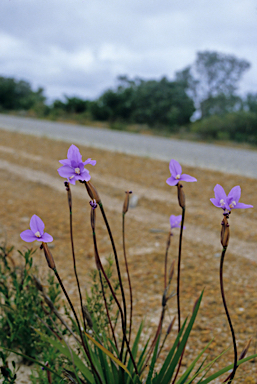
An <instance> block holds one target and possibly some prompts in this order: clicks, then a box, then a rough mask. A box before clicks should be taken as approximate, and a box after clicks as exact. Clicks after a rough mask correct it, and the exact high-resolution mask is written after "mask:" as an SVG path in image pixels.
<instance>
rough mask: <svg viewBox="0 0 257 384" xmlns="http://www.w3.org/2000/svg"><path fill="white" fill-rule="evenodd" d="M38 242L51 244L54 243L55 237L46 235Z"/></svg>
mask: <svg viewBox="0 0 257 384" xmlns="http://www.w3.org/2000/svg"><path fill="white" fill-rule="evenodd" d="M37 240H38V241H43V242H44V243H51V241H53V237H52V236H51V235H49V233H46V232H45V233H44V234H43V236H42V237H41V239H37Z"/></svg>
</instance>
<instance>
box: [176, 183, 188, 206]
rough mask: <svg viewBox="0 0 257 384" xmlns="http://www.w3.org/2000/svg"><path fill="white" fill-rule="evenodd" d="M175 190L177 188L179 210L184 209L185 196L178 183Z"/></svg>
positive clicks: (181, 186)
mask: <svg viewBox="0 0 257 384" xmlns="http://www.w3.org/2000/svg"><path fill="white" fill-rule="evenodd" d="M177 188H178V203H179V205H180V207H181V208H185V207H186V197H185V194H184V191H183V185H182V184H180V182H178V184H177Z"/></svg>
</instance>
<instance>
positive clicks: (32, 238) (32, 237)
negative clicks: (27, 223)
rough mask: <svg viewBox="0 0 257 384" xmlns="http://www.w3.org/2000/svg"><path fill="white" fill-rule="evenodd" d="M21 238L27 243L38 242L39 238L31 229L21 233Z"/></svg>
mask: <svg viewBox="0 0 257 384" xmlns="http://www.w3.org/2000/svg"><path fill="white" fill-rule="evenodd" d="M20 237H21V238H22V240H24V241H26V242H27V243H31V242H32V241H35V240H38V238H37V237H36V236H35V235H34V233H33V232H32V231H31V229H26V231H23V232H21V234H20Z"/></svg>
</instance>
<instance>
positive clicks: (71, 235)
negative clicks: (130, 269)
mask: <svg viewBox="0 0 257 384" xmlns="http://www.w3.org/2000/svg"><path fill="white" fill-rule="evenodd" d="M65 186H66V190H67V196H68V205H69V210H70V241H71V250H72V258H73V269H74V274H75V276H76V281H77V287H78V292H79V300H80V307H81V312H82V318H83V324H84V330H86V322H85V317H84V315H83V300H82V294H81V289H80V284H79V278H78V274H77V268H76V257H75V250H74V242H73V227H72V197H71V190H70V187H69V183H67V184H65Z"/></svg>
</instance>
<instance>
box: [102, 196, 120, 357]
mask: <svg viewBox="0 0 257 384" xmlns="http://www.w3.org/2000/svg"><path fill="white" fill-rule="evenodd" d="M98 205H99V207H100V209H101V213H102V216H103V219H104V222H105V225H106V228H107V231H108V234H109V237H110V240H111V244H112V249H113V253H114V258H115V264H116V269H117V273H118V279H119V284H120V290H121V296H122V302H123V311H124V319H123V321H124V324H123V325H124V334H123V341H122V348H121V349H122V350H123V346H124V342H125V339H124V338H125V336H126V333H127V307H126V298H125V293H124V289H123V283H122V279H121V273H120V265H119V259H118V255H117V251H116V247H115V243H114V240H113V237H112V232H111V228H110V226H109V223H108V220H107V217H106V215H105V211H104V207H103V204H102V202H101V201H100V202H99V203H98Z"/></svg>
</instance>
